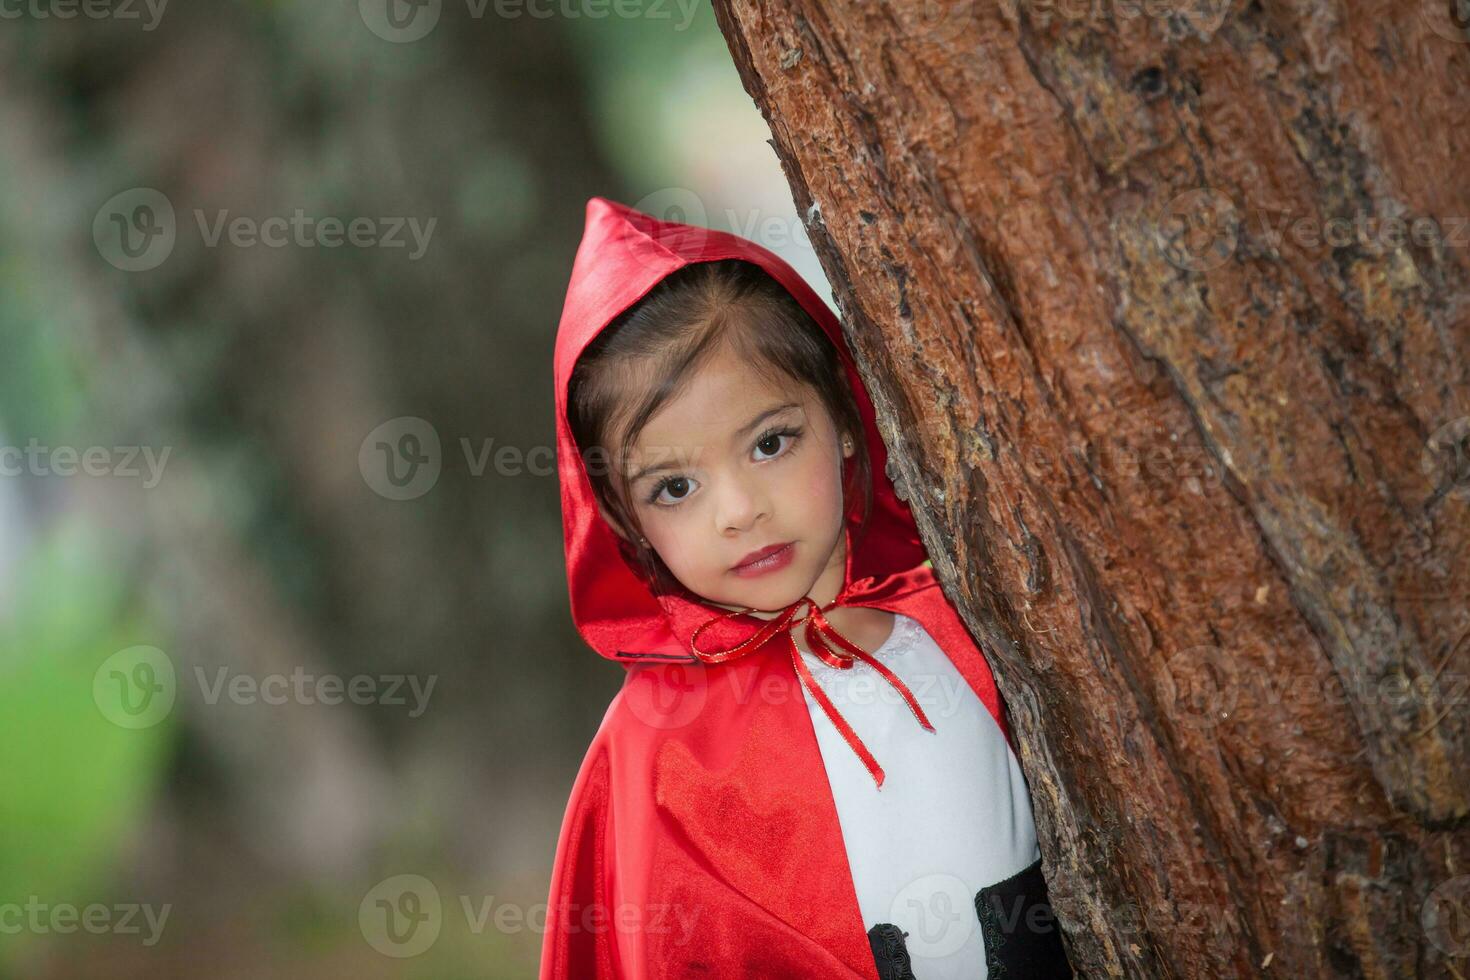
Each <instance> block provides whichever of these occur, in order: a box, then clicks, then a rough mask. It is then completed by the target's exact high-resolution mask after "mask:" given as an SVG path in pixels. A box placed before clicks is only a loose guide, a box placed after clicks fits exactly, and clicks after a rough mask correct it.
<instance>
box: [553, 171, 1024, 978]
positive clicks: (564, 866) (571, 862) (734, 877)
mask: <svg viewBox="0 0 1470 980" xmlns="http://www.w3.org/2000/svg"><path fill="white" fill-rule="evenodd" d="M730 258H735V259H744V260H746V261H749V262H753V263H755V264H757V265H759V266H760V267H761V268H762V269H764V270H765V271H766V272H767V273H769V274H770V275H771V276H772V277H773V278H774V279H775V280H776V281H777V282H779V283H780V284H781V285H782V286H783V287H785V288H786V289H787V290H788V291H789V292H790V293H791V294H792V296H794V297H795V298H796V299H797V300H798V301H799V302H800V304H801V305H802V307H803V308H804V309H805V310H806V311H807V313H809V314H810V315H811V317H812V318H813V319H814V320H815V321H816V323H817V324H819V325H820V326H821V328H822V330H824V331H825V332H826V334H827V336H828V337H829V338H830V339H831V341H832V343H833V344H834V345H835V346H836V347H837V350H838V351H839V353H840V355H841V361H842V364H843V368H844V370H845V371H846V372H847V380H848V383H849V384H850V385H851V387H852V391H853V394H854V396H855V398H856V401H857V406H858V411H859V413H860V415H861V418H862V424H863V431H862V437H863V438H864V439H866V440H867V450H868V454H869V456H870V458H871V461H872V473H873V488H872V490H873V493H872V497H873V500H872V510H871V514H870V516H869V518H868V521H867V527H866V528H865V529H864V532H865V533H862V534H861V535H858V534H856V533H855V532H854V531H853V530H852V527H853V522H855V521H856V519H857V518H856V515H855V514H850V515H849V531H848V535H849V537H848V543H849V544H850V545H854V547H852V548H849V550H848V557H847V567H846V577H845V585H844V587H843V589H842V590H841V592H840V593H839V595H838V597H837V599H836V600H834V603H833V604H837V603H840V604H844V605H854V606H859V605H860V606H870V607H876V608H879V609H885V610H889V611H892V612H895V613H903V614H904V615H906V616H909V617H911V618H913V619H914V620H916V621H917V622H918V623H920V624H921V625H922V626H923V628H924V629H925V630H926V631H928V633H929V634H930V635H931V636H932V637H933V638H934V640H935V641H936V642H937V643H938V644H939V645H940V646H941V647H942V648H943V650H944V651H945V652H946V653H947V654H948V656H949V658H950V659H951V660H952V661H953V663H954V666H955V667H956V668H957V670H958V671H959V673H960V674H961V675H962V676H963V678H964V680H965V681H966V682H967V683H968V685H969V686H970V688H971V689H973V691H974V693H975V695H976V696H978V698H979V699H980V701H981V702H983V704H984V706H985V708H986V709H988V711H989V712H990V714H991V715H992V716H993V717H994V719H995V721H996V723H997V724H998V725H999V726H1000V729H1001V731H1002V732H1003V733H1004V734H1005V737H1006V740H1007V742H1008V743H1010V741H1011V735H1010V731H1009V728H1008V726H1007V724H1006V720H1005V715H1004V712H1003V710H1002V707H1001V702H1000V698H999V696H998V694H997V692H996V688H995V683H994V681H993V680H992V677H991V672H990V668H989V666H988V664H987V663H986V660H985V657H984V656H983V655H982V654H981V652H980V650H979V649H978V648H977V647H976V645H975V643H974V641H973V640H972V639H971V637H970V635H969V633H968V632H967V631H966V629H965V627H964V626H963V625H962V623H961V621H960V619H959V617H958V615H957V614H956V613H955V611H954V609H953V607H952V606H951V605H950V603H949V601H948V600H947V599H946V598H945V596H944V594H943V593H942V592H941V590H940V587H939V585H938V583H937V582H936V580H935V578H934V575H933V572H932V570H931V569H930V568H929V567H928V566H927V564H925V560H926V557H927V556H926V554H925V552H924V549H923V546H922V544H921V542H920V539H919V535H918V531H917V529H916V528H915V526H914V522H913V520H912V518H911V516H910V514H909V510H908V507H907V505H906V504H904V503H903V502H902V501H900V500H899V499H898V497H897V495H896V494H895V493H894V489H893V486H892V484H891V482H890V481H889V480H888V478H887V477H886V476H885V475H884V473H885V469H884V462H885V460H886V458H887V454H886V450H885V447H884V444H883V441H882V440H881V439H880V438H879V435H878V430H877V427H876V425H875V424H874V420H873V407H872V404H871V403H870V401H869V399H868V396H867V393H866V390H865V388H864V386H863V383H862V380H861V379H860V378H859V376H858V373H857V370H856V368H855V366H854V364H853V361H852V358H851V355H850V353H849V352H848V349H847V344H846V341H845V339H844V337H843V335H842V332H841V330H840V329H839V326H838V323H837V320H836V318H835V317H834V315H833V314H832V312H831V311H830V310H829V309H828V307H827V305H826V304H825V303H824V302H822V300H820V299H819V298H818V297H817V296H816V294H815V293H814V292H813V291H812V290H811V288H810V287H808V285H807V284H806V283H805V282H804V281H803V280H802V279H801V278H800V277H799V276H798V275H797V274H796V272H795V271H793V270H792V269H791V267H790V266H788V265H787V264H786V263H785V262H784V261H782V260H781V259H780V258H778V257H777V256H776V255H774V254H773V253H771V252H769V251H768V250H766V249H764V248H762V247H761V246H759V245H756V244H754V243H753V242H750V241H747V240H746V239H743V238H740V237H738V236H735V235H731V234H727V233H724V232H719V231H714V230H708V229H704V228H697V227H693V226H688V225H682V224H676V223H671V222H660V221H657V220H655V219H654V218H651V217H649V216H648V215H645V214H642V213H640V212H638V211H635V210H632V209H630V208H627V207H625V206H623V205H620V204H617V203H615V202H613V201H609V200H606V199H604V198H600V197H594V198H592V199H591V200H589V201H588V203H587V215H586V229H585V232H584V236H583V238H582V242H581V246H580V248H579V249H578V251H577V256H576V260H575V263H574V265H573V268H572V275H571V282H570V285H569V287H568V289H567V296H566V303H565V307H564V310H563V313H562V317H561V323H560V326H559V328H558V332H557V338H556V355H555V379H556V434H557V456H558V460H559V466H560V475H561V502H562V521H563V530H564V532H565V538H566V565H567V583H568V588H569V592H570V598H571V611H572V618H573V620H574V621H575V623H576V625H577V628H578V630H579V631H580V632H581V634H582V636H583V638H584V639H585V640H586V641H587V643H588V644H589V645H590V646H591V647H592V648H593V649H594V650H596V651H597V652H598V653H599V654H601V655H602V656H603V657H606V658H607V659H609V660H615V661H618V662H620V663H622V664H623V665H624V667H625V668H626V669H627V672H628V673H627V677H626V680H625V683H624V685H623V687H622V689H621V690H620V691H619V692H618V694H617V695H616V696H615V697H614V698H613V700H612V703H611V704H610V705H609V707H608V709H607V713H606V715H605V717H604V718H603V721H602V725H601V727H600V729H599V730H598V732H597V734H596V735H595V737H594V738H593V741H592V745H591V747H590V748H589V750H588V752H587V755H586V758H585V760H584V761H583V764H582V767H581V770H580V772H579V773H578V775H577V777H576V782H575V785H574V786H573V789H572V793H571V799H570V803H569V805H568V807H567V811H566V816H565V820H564V822H563V825H562V829H561V834H560V839H559V843H558V846H557V854H556V859H555V864H554V867H553V871H552V883H551V893H550V902H549V907H548V914H547V921H546V933H545V937H544V942H543V948H542V962H541V971H540V977H541V980H563V978H568V980H588V978H612V977H617V978H627V980H644V978H664V977H668V978H684V977H694V976H698V977H732V978H734V977H761V978H766V977H848V978H862V980H879V977H880V973H883V975H885V976H895V975H900V974H894V973H887V972H885V971H884V970H883V968H882V967H881V965H879V966H875V961H874V956H875V953H874V947H873V945H871V937H870V935H869V934H868V933H867V932H866V931H865V929H864V926H863V920H862V917H861V915H860V913H859V910H858V906H857V903H856V900H855V897H854V887H853V882H852V879H851V877H850V874H849V866H848V861H847V858H846V856H845V854H844V850H843V841H842V832H841V829H840V827H839V824H838V819H837V813H836V810H835V808H834V805H833V798H832V795H831V792H830V790H829V787H828V777H827V773H826V771H825V770H824V767H823V762H822V758H821V756H820V754H819V751H818V745H817V742H816V739H815V737H814V734H813V723H812V718H811V716H810V715H809V713H808V707H807V705H806V703H805V702H804V700H803V695H802V690H801V688H800V686H799V685H801V684H803V678H802V676H800V671H801V670H802V669H803V668H801V667H800V658H796V657H794V656H793V649H794V647H793V645H792V642H791V639H790V636H789V632H788V631H779V630H773V628H772V622H771V621H766V620H762V619H759V618H756V617H753V616H748V615H743V614H729V613H728V612H727V610H724V609H721V608H719V607H716V606H713V605H710V604H707V603H703V602H700V601H698V598H697V597H695V596H693V595H692V594H687V593H686V594H685V595H683V596H680V595H664V596H655V595H653V594H652V592H651V591H650V589H649V588H648V586H647V585H645V583H644V581H643V580H642V578H641V577H640V576H639V575H638V574H637V573H636V572H635V570H634V569H633V568H632V567H630V565H629V564H628V563H627V562H626V561H625V560H624V559H623V558H622V556H621V554H620V551H619V547H618V539H617V538H616V536H615V535H614V532H613V530H612V528H611V527H610V526H609V525H608V524H607V522H606V521H605V520H604V519H603V517H602V515H601V513H600V511H599V509H598V507H597V504H596V501H595V498H594V496H593V490H592V486H591V483H590V482H589V479H588V475H587V472H586V470H585V469H584V466H583V459H582V457H581V455H580V454H579V451H578V447H577V446H576V444H575V443H574V441H573V439H572V435H571V431H570V429H569V427H568V424H567V420H566V409H567V397H568V390H567V389H568V381H569V379H570V377H571V373H572V367H573V365H574V363H575V362H576V360H577V358H578V356H579V355H580V354H581V353H582V351H583V350H584V349H585V348H586V347H587V345H588V344H589V343H590V342H591V341H592V340H593V339H594V338H595V337H596V336H597V335H598V333H599V332H600V331H602V330H603V329H604V328H605V327H606V326H607V325H608V323H609V322H611V321H612V320H613V319H614V318H616V317H617V316H618V315H619V314H620V313H622V312H623V311H625V310H626V309H628V307H630V306H631V305H632V304H634V303H635V302H637V301H638V300H639V299H640V298H641V297H643V296H644V295H645V294H646V293H647V292H648V291H649V290H650V289H652V288H653V287H654V286H655V285H656V284H657V283H658V282H659V281H660V280H662V279H663V278H664V277H665V276H667V275H669V274H670V273H672V272H674V271H676V270H678V269H680V268H682V267H684V266H686V265H689V264H691V263H694V262H702V261H712V260H718V259H730ZM833 604H829V606H828V607H826V608H831V605H833ZM807 608H808V609H809V608H810V607H809V606H808V607H807ZM817 619H818V616H816V615H812V616H810V617H809V620H810V621H813V622H815V621H817ZM706 624H708V625H706ZM702 627H703V628H704V632H703V633H702V634H701V635H700V636H699V638H698V642H697V644H696V643H695V642H694V636H695V633H696V631H698V630H700V629H701V628H702ZM767 634H769V635H767ZM828 639H829V641H833V638H832V637H830V635H829V636H828ZM821 640H822V638H821V637H817V638H815V640H814V641H813V642H814V644H815V645H812V646H809V649H811V650H813V651H814V652H815V651H817V650H818V649H819V647H820V645H821ZM742 641H745V645H744V646H743V647H742V646H740V644H741V642H742ZM831 645H832V646H834V647H838V648H841V647H843V646H845V644H843V642H842V640H841V638H836V639H835V641H833V642H832V643H831ZM696 647H697V648H698V649H699V650H701V651H705V652H708V651H712V650H717V649H718V650H731V649H734V650H735V651H736V652H735V653H732V654H730V655H729V658H728V659H723V660H721V659H719V658H717V657H700V656H697V655H696V654H695V652H694V651H695V649H696ZM841 655H842V654H840V653H839V654H838V656H841ZM860 659H862V658H860ZM809 689H810V688H809ZM834 720H837V719H834ZM849 744H852V746H853V749H854V751H858V752H859V753H861V751H862V749H861V748H860V743H859V742H857V741H856V740H850V743H849ZM877 763H878V764H879V765H881V763H882V759H878V760H877ZM870 770H871V771H873V773H874V777H875V780H877V781H878V782H879V783H880V784H881V780H882V773H881V771H878V770H877V769H876V768H874V767H873V766H870ZM1036 874H1037V877H1038V879H1039V869H1037V871H1036ZM982 917H983V914H982ZM992 972H995V971H993V970H992ZM920 980H922V976H921V977H920Z"/></svg>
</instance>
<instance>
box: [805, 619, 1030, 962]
mask: <svg viewBox="0 0 1470 980" xmlns="http://www.w3.org/2000/svg"><path fill="white" fill-rule="evenodd" d="M871 652H872V655H873V657H874V659H876V660H878V661H879V662H881V663H882V664H883V665H884V666H886V667H887V668H888V669H890V670H892V671H893V672H894V673H895V674H897V675H898V676H899V678H901V679H902V680H903V681H904V683H905V684H907V685H908V687H909V690H911V691H912V692H913V694H914V698H915V699H916V700H917V701H918V702H919V705H920V706H921V707H922V708H923V709H924V713H925V714H926V715H927V716H928V718H929V723H930V724H931V725H933V726H934V731H932V732H929V731H925V730H924V729H923V728H922V727H920V725H919V722H918V719H917V718H915V717H914V714H913V712H912V711H910V710H909V707H908V705H907V704H906V703H904V700H903V698H902V697H901V696H900V695H899V693H898V691H896V690H895V689H894V688H893V686H892V685H891V684H889V683H888V682H887V681H886V680H884V678H883V677H882V675H880V674H879V673H878V672H877V671H875V670H873V669H872V668H871V667H870V666H868V665H867V664H864V663H862V662H861V661H859V662H857V663H855V664H853V666H852V667H851V668H849V669H846V670H844V669H840V668H837V667H831V666H829V665H827V664H825V663H823V662H822V661H821V660H820V659H818V658H817V657H816V656H814V655H813V654H810V653H804V654H802V656H803V657H804V658H805V660H806V664H807V666H808V667H810V668H811V671H812V675H813V677H814V678H815V679H816V681H817V683H818V684H819V685H821V687H822V689H823V690H824V691H825V692H826V693H827V696H828V697H830V698H831V699H832V703H833V705H834V706H835V707H836V708H837V710H838V712H839V713H840V714H841V715H842V717H844V718H846V719H847V722H848V724H850V725H851V726H852V727H853V729H854V730H855V731H856V732H857V734H858V737H859V738H861V739H862V740H863V743H864V744H865V745H866V746H867V747H868V750H869V751H870V752H872V753H873V756H874V757H875V758H876V759H877V760H878V764H879V765H881V766H882V767H883V771H884V773H885V779H884V783H883V787H882V788H881V789H880V788H879V787H878V786H876V785H875V784H874V782H873V777H872V775H871V774H870V773H869V772H868V770H867V768H866V767H865V766H864V765H863V763H862V760H861V759H859V758H858V757H857V754H856V753H854V752H853V751H852V749H851V747H849V746H848V744H847V742H846V741H844V740H843V738H842V735H841V733H840V732H838V731H837V729H836V728H835V727H834V726H833V724H832V722H831V720H830V719H828V717H827V715H826V713H825V712H823V711H822V707H821V705H819V704H818V703H817V702H816V699H815V698H813V697H812V695H811V692H809V691H807V690H806V688H805V687H804V686H803V687H802V694H803V695H804V696H805V698H806V702H807V708H808V709H809V711H810V712H811V719H812V726H813V728H814V730H815V732H816V736H817V744H818V746H819V747H820V748H821V752H822V762H823V764H824V766H825V767H826V770H827V779H828V782H829V783H830V784H831V787H832V799H833V801H834V802H835V803H836V805H837V817H838V822H839V823H840V825H841V828H842V836H843V842H844V844H845V845H846V849H847V858H848V864H849V866H850V868H851V870H852V879H853V884H854V885H855V886H856V888H857V901H858V908H859V909H860V910H861V911H862V916H863V926H864V928H865V929H871V928H872V927H873V926H875V925H877V924H879V923H892V924H893V925H896V926H898V927H899V928H900V929H902V930H903V931H904V932H906V933H908V936H907V937H906V938H905V939H904V943H905V944H906V946H907V948H908V953H909V957H910V959H911V962H912V965H913V972H914V975H915V976H916V977H918V978H919V980H985V976H986V968H985V940H984V936H983V934H982V931H981V926H980V920H979V917H978V916H977V914H976V911H975V895H976V893H977V892H978V891H979V890H980V888H981V887H983V886H987V885H991V884H994V883H996V882H998V881H1001V880H1002V879H1005V878H1008V877H1010V876H1011V875H1014V874H1015V873H1016V872H1018V871H1021V870H1023V869H1025V868H1026V867H1028V866H1029V865H1031V864H1032V863H1033V862H1035V861H1037V860H1038V859H1039V858H1040V857H1041V852H1040V849H1039V848H1038V847H1037V843H1036V827H1035V825H1034V824H1033V823H1032V815H1031V801H1030V797H1029V795H1028V793H1027V788H1026V782H1025V777H1024V776H1023V775H1022V773H1021V767H1020V764H1019V762H1018V761H1017V759H1016V756H1015V754H1014V753H1013V752H1012V751H1011V749H1010V746H1009V745H1008V744H1007V743H1006V740H1005V736H1004V735H1003V734H1001V730H1000V726H999V725H997V724H996V722H995V719H994V718H993V717H991V715H990V712H989V711H988V710H987V709H986V708H985V705H984V704H982V703H981V701H980V699H979V698H978V697H977V696H976V695H975V692H974V691H972V690H971V689H970V686H969V684H967V683H966V682H965V679H964V677H963V676H962V675H961V674H960V672H959V671H958V670H957V669H956V668H955V666H954V664H953V663H952V662H951V661H950V659H949V657H948V656H946V655H945V653H944V651H943V650H941V649H940V647H939V645H938V644H936V643H935V642H934V640H933V638H932V637H930V635H929V633H928V631H926V630H925V629H924V628H923V626H921V625H920V624H919V623H918V622H917V621H916V620H914V619H912V618H910V617H908V616H905V615H903V614H902V613H898V614H895V618H894V624H893V632H892V633H891V634H890V635H889V637H888V639H887V640H885V641H884V642H883V644H882V646H880V647H879V648H878V649H877V650H874V651H871Z"/></svg>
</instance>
